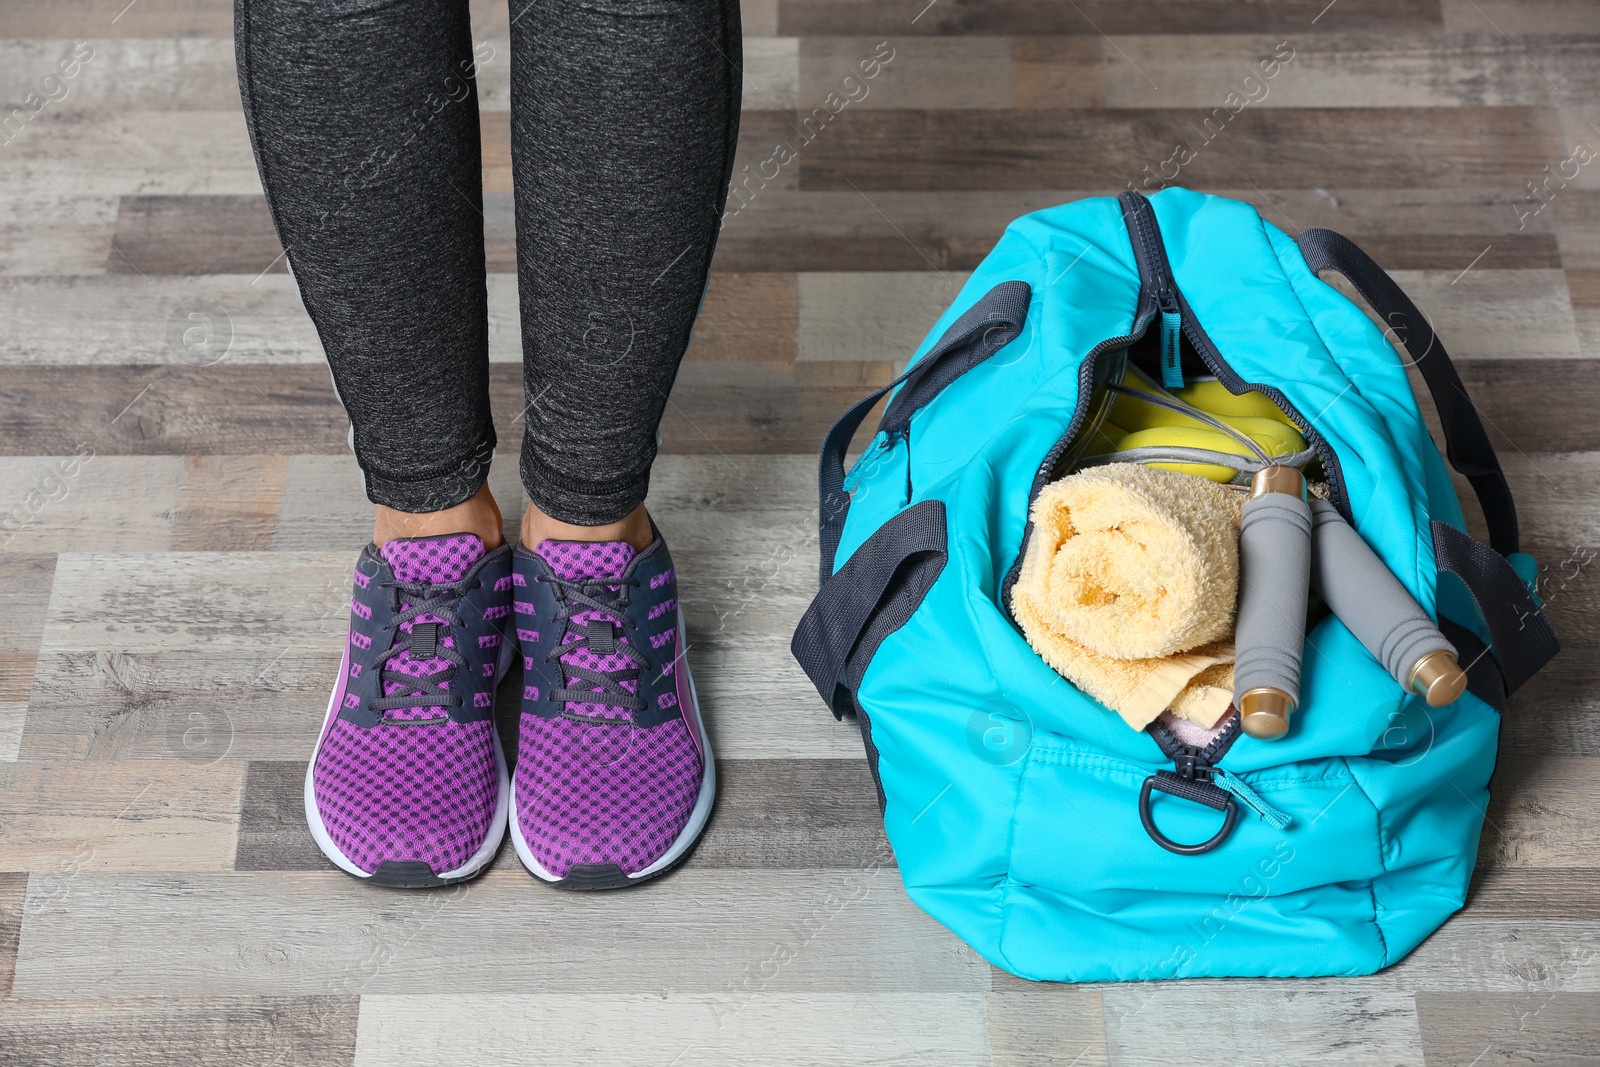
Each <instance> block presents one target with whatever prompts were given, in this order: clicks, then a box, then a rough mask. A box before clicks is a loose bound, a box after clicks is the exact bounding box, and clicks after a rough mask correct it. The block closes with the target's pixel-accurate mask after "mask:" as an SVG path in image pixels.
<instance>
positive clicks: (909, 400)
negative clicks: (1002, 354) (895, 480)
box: [817, 282, 1033, 582]
mask: <svg viewBox="0 0 1600 1067" xmlns="http://www.w3.org/2000/svg"><path fill="white" fill-rule="evenodd" d="M1032 295H1033V290H1032V289H1031V288H1030V287H1029V285H1028V283H1027V282H1001V283H1000V284H999V285H997V286H995V287H994V288H993V289H990V290H989V291H988V292H987V293H985V294H984V295H983V297H982V298H980V299H979V300H978V302H977V303H975V304H973V305H972V306H971V307H970V308H968V309H967V310H966V311H965V312H963V313H962V315H961V316H960V317H959V318H958V319H956V321H955V322H952V323H951V324H950V328H949V329H947V330H945V332H944V336H942V337H940V338H939V342H938V343H937V344H936V345H934V346H933V347H932V348H930V349H928V352H927V354H926V355H924V356H923V357H922V358H921V359H919V360H917V361H916V362H915V363H913V364H912V365H911V367H910V368H909V369H908V370H907V371H906V372H905V373H904V374H902V375H900V377H898V378H896V379H895V380H894V381H892V382H890V383H889V384H888V385H886V386H884V387H883V388H882V389H879V390H877V391H876V392H874V393H872V394H871V395H870V396H867V397H865V398H863V399H861V400H859V401H857V402H856V404H855V405H854V406H852V407H851V408H850V410H849V411H846V412H845V413H844V414H843V415H841V416H839V420H838V421H837V422H835V423H834V424H833V427H832V428H831V429H829V430H828V436H827V437H825V438H824V439H823V441H822V458H821V463H820V465H819V469H818V473H817V488H818V496H819V498H820V501H821V503H820V508H819V510H818V518H817V534H818V538H817V539H818V543H819V545H820V548H821V554H822V579H821V580H822V581H823V582H826V581H827V580H828V576H829V575H831V574H832V573H833V557H834V555H835V554H836V553H837V552H838V551H839V537H840V535H841V534H843V532H844V520H845V515H846V513H848V512H849V510H850V494H849V493H847V492H845V489H844V457H845V453H846V452H848V451H849V450H850V440H851V438H853V437H855V435H856V430H857V429H859V428H860V426H861V420H862V419H864V418H866V417H867V412H869V411H871V410H872V407H873V405H874V404H876V403H877V402H878V400H879V399H880V398H881V397H882V396H883V395H884V394H885V393H888V392H890V391H891V390H893V389H894V388H895V387H896V386H898V385H900V384H902V383H904V385H905V388H904V389H902V390H901V391H900V394H899V395H898V396H896V397H895V398H894V400H893V401H891V402H890V404H889V409H888V410H887V411H885V412H884V415H883V424H882V426H881V428H882V429H885V430H889V431H891V432H902V433H903V432H905V431H906V429H907V427H908V426H909V425H910V423H911V416H912V415H913V414H915V413H916V412H917V411H918V410H919V409H921V408H922V406H923V405H924V404H926V403H927V402H928V401H930V400H932V399H933V398H934V397H935V396H937V395H938V394H939V392H940V390H942V389H944V388H945V386H947V385H949V384H950V383H951V382H953V381H955V380H956V379H957V378H959V377H961V376H962V375H963V374H965V373H966V372H967V371H969V370H971V369H972V368H973V367H976V366H978V365H979V364H980V363H982V362H983V361H984V360H986V359H988V358H989V357H990V356H992V355H994V354H995V353H996V352H998V351H1000V349H1002V348H1004V347H1005V346H1006V345H1008V344H1010V343H1011V342H1012V340H1013V339H1014V338H1015V337H1016V336H1017V334H1019V333H1021V332H1022V323H1023V320H1024V319H1025V318H1027V315H1028V301H1029V300H1030V299H1032Z"/></svg>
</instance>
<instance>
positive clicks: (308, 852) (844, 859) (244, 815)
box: [233, 723, 894, 871]
mask: <svg viewBox="0 0 1600 1067" xmlns="http://www.w3.org/2000/svg"><path fill="white" fill-rule="evenodd" d="M818 727H819V729H820V728H823V727H822V724H820V723H819V724H818ZM506 733H507V734H508V740H511V742H512V743H511V744H509V745H508V747H507V756H508V757H510V758H511V759H512V760H513V762H515V756H516V746H515V742H514V738H515V726H514V725H511V727H510V728H509V729H508V730H506ZM305 771H306V765H305V763H304V762H303V761H300V760H283V761H262V760H257V761H253V762H251V763H250V765H249V769H248V771H247V773H246V776H245V787H244V800H243V802H242V808H241V815H240V822H239V839H238V841H239V846H238V851H237V852H236V854H235V856H234V862H233V866H234V869H235V870H240V871H320V870H326V869H327V868H328V861H327V860H326V859H324V858H323V856H322V853H321V852H319V851H318V850H317V847H316V845H315V843H314V842H312V840H311V837H310V834H309V832H308V831H307V830H306V825H305V818H306V817H305V807H304V804H305V793H304V780H305ZM717 779H718V780H717V806H716V809H715V811H714V813H713V814H712V817H711V822H710V824H709V825H708V826H707V827H706V832H705V836H704V837H703V838H701V840H700V842H699V844H697V845H696V846H695V849H694V858H693V859H692V860H691V862H692V863H693V864H694V865H695V866H696V867H700V868H705V869H750V868H776V869H787V870H807V869H821V868H830V867H851V866H858V865H860V863H861V862H862V861H863V860H864V859H866V858H870V857H873V856H876V855H879V854H880V853H881V854H882V855H883V856H885V857H887V859H885V860H884V863H885V864H886V865H888V866H893V862H894V861H893V857H892V854H891V853H890V852H889V850H888V844H887V842H886V841H885V839H884V836H883V829H882V825H881V823H880V821H879V816H878V799H877V793H876V792H875V790H874V789H873V786H872V776H871V774H870V773H869V772H868V770H867V764H866V761H865V760H864V759H862V758H857V759H853V760H828V759H809V760H789V759H777V760H745V759H734V760H728V759H722V760H718V762H717ZM495 869H496V870H507V871H519V870H521V866H520V864H519V862H518V860H517V858H516V856H515V855H514V854H513V853H512V851H511V850H510V849H509V848H508V849H506V850H505V851H503V852H502V853H501V855H500V856H499V857H498V859H497V860H496V861H495Z"/></svg>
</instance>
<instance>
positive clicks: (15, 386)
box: [0, 360, 893, 455]
mask: <svg viewBox="0 0 1600 1067" xmlns="http://www.w3.org/2000/svg"><path fill="white" fill-rule="evenodd" d="M892 371H893V368H892V366H891V365H890V364H889V363H888V362H886V361H885V362H877V361H872V362H867V363H840V362H820V363H798V364H782V363H744V362H737V361H732V360H727V361H724V360H691V361H686V362H685V363H684V364H683V366H682V368H681V369H680V370H679V373H678V379H677V384H676V385H675V386H674V388H673V392H672V396H671V399H670V401H669V403H668V404H667V410H666V414H665V416H664V418H663V420H662V426H661V434H662V438H663V442H664V444H663V449H664V451H667V452H669V453H680V454H692V455H716V454H719V453H721V454H725V455H733V454H737V453H766V454H795V453H802V454H803V453H811V452H814V451H815V450H816V448H817V444H818V442H820V441H821V440H822V437H823V434H824V433H826V432H827V428H828V427H829V426H831V425H832V424H833V421H834V419H836V418H837V417H838V415H839V413H840V412H841V411H843V410H844V409H845V408H847V407H849V406H850V405H851V404H853V403H854V402H855V401H857V400H859V399H860V398H861V396H862V395H863V394H865V393H867V392H870V391H871V390H872V389H874V388H876V387H877V386H879V385H882V384H883V383H885V382H887V381H889V380H890V379H891V378H892V376H893V374H892ZM521 378H522V375H521V368H520V367H516V366H508V365H504V364H495V365H493V366H492V367H491V369H490V375H489V379H490V395H491V399H492V400H493V401H494V410H495V417H496V418H495V425H496V430H497V432H498V433H499V436H500V439H501V440H503V441H516V440H518V439H519V438H520V432H521V428H520V424H519V423H518V422H517V421H516V420H517V416H518V414H519V413H520V411H521V408H522V403H521V400H520V397H521V396H522V382H521ZM0 394H3V395H6V396H8V397H11V398H12V399H13V404H12V407H11V411H12V413H13V414H14V416H15V417H14V418H11V419H8V420H7V421H6V422H4V423H3V424H0V455H52V454H62V453H71V452H72V451H73V450H74V449H76V448H77V446H78V445H79V444H80V443H82V442H84V441H88V442H89V443H90V444H92V445H93V446H94V448H95V451H96V454H97V455H116V454H123V455H130V454H131V455H292V454H301V455H304V454H308V453H328V454H333V453H342V452H343V451H344V450H345V437H346V433H347V431H348V428H349V423H348V421H347V420H346V418H345V416H344V411H343V409H342V408H340V407H339V405H338V402H337V401H336V400H335V398H334V394H333V387H332V383H331V382H330V381H329V379H328V371H327V368H326V367H322V366H315V365H287V366H249V365H230V364H229V363H228V362H226V361H224V362H222V363H219V364H217V365H216V366H213V367H191V366H187V365H179V364H167V365H165V366H159V367H149V366H126V367H123V366H109V367H101V366H97V367H48V366H46V367H4V366H0Z"/></svg>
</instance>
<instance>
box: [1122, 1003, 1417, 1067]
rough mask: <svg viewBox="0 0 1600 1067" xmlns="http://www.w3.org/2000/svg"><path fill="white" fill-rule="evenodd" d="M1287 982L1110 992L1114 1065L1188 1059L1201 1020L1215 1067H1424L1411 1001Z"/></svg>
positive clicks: (1161, 1065) (1157, 1065)
mask: <svg viewBox="0 0 1600 1067" xmlns="http://www.w3.org/2000/svg"><path fill="white" fill-rule="evenodd" d="M1291 990H1292V987H1291V986H1289V985H1288V984H1287V983H1281V982H1270V983H1269V982H1263V983H1251V984H1248V985H1246V984H1242V983H1230V984H1228V985H1227V987H1226V988H1224V987H1222V986H1221V985H1220V984H1218V983H1214V982H1213V983H1203V984H1201V983H1197V984H1190V983H1186V982H1158V983H1149V984H1140V985H1123V986H1115V987H1112V988H1109V989H1107V990H1105V992H1104V993H1102V994H1101V996H1102V997H1103V999H1104V1001H1105V1018H1106V1045H1107V1050H1108V1052H1109V1059H1110V1062H1111V1063H1112V1064H1113V1067H1169V1065H1170V1064H1173V1063H1181V1062H1185V1061H1187V1060H1188V1059H1190V1058H1191V1057H1192V1056H1193V1054H1194V1049H1195V1044H1196V1033H1195V1031H1194V1028H1193V1027H1191V1026H1185V1025H1173V1022H1174V1021H1175V1020H1204V1022H1203V1023H1202V1024H1200V1025H1202V1026H1203V1027H1204V1033H1205V1036H1204V1038H1203V1039H1202V1040H1203V1043H1204V1049H1205V1051H1204V1055H1205V1056H1206V1058H1207V1059H1208V1060H1210V1061H1211V1062H1216V1063H1229V1064H1240V1065H1245V1064H1249V1065H1252V1067H1290V1065H1298V1064H1306V1065H1312V1064H1326V1063H1348V1064H1357V1065H1360V1067H1372V1065H1374V1064H1393V1065H1404V1067H1423V1049H1422V1034H1421V1031H1420V1030H1419V1029H1418V1026H1417V1013H1416V1007H1415V1005H1414V1003H1413V1001H1412V997H1411V995H1410V994H1409V993H1398V992H1380V991H1376V990H1373V991H1365V990H1364V991H1360V992H1356V991H1352V992H1343V993H1341V992H1335V991H1323V990H1319V991H1316V992H1304V993H1300V992H1294V991H1291Z"/></svg>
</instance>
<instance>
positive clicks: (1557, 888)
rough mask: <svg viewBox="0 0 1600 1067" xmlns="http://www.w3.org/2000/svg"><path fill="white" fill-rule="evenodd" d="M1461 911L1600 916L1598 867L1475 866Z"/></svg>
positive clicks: (1479, 915) (1480, 915) (1488, 915)
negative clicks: (1464, 909)
mask: <svg viewBox="0 0 1600 1067" xmlns="http://www.w3.org/2000/svg"><path fill="white" fill-rule="evenodd" d="M1465 914H1467V915H1469V916H1470V917H1472V918H1474V919H1497V918H1498V919H1589V920H1594V919H1600V870H1596V869H1594V868H1593V867H1578V868H1565V869H1563V868H1557V867H1550V868H1543V869H1541V868H1537V867H1479V868H1478V870H1477V871H1476V872H1474V873H1473V876H1472V888H1471V890H1470V891H1469V892H1468V894H1467V910H1466V912H1465Z"/></svg>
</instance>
